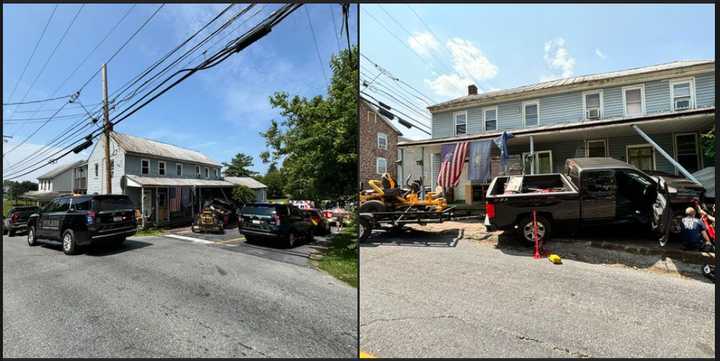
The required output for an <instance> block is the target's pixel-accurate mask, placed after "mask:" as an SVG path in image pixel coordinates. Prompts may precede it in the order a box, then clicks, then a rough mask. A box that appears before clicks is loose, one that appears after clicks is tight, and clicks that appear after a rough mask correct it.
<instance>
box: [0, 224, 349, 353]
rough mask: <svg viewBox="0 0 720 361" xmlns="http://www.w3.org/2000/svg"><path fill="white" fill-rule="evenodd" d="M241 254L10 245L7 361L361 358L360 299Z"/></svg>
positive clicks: (151, 244)
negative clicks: (50, 360)
mask: <svg viewBox="0 0 720 361" xmlns="http://www.w3.org/2000/svg"><path fill="white" fill-rule="evenodd" d="M232 249H233V247H229V246H224V245H212V244H200V243H195V242H184V241H179V240H176V239H171V238H167V237H136V238H131V239H128V240H127V241H126V243H125V244H124V245H123V246H122V247H119V248H118V247H112V246H107V247H102V246H98V247H91V248H89V249H87V250H86V252H84V253H82V254H79V255H76V256H66V255H64V254H63V253H62V251H61V250H60V246H59V245H58V246H38V247H29V246H28V245H27V243H26V241H25V237H24V236H18V237H3V357H71V356H72V357H169V358H177V357H226V358H235V357H355V356H356V355H357V289H355V288H352V287H349V286H347V285H345V284H344V283H343V282H340V281H338V280H336V279H335V278H333V277H331V276H329V275H327V274H325V273H323V272H320V271H317V270H315V269H313V268H311V267H308V266H301V265H297V264H296V263H295V262H291V261H277V260H275V259H273V257H259V256H255V255H250V254H247V253H245V252H235V251H232ZM288 257H290V256H288ZM296 258H297V257H296Z"/></svg>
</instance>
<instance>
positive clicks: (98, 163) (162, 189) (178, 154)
mask: <svg viewBox="0 0 720 361" xmlns="http://www.w3.org/2000/svg"><path fill="white" fill-rule="evenodd" d="M99 139H100V140H99V141H98V142H97V143H96V144H95V148H94V149H93V151H92V153H91V154H90V157H89V159H88V161H87V163H88V164H87V166H88V171H89V174H88V182H87V192H88V193H89V194H93V193H98V194H107V193H113V194H126V195H128V196H129V197H130V199H132V201H133V203H134V204H135V206H136V208H137V209H140V211H141V214H142V216H143V223H144V224H143V225H144V226H147V225H164V224H183V223H187V222H189V221H191V220H192V219H193V217H194V216H195V215H196V214H197V212H198V211H199V210H200V209H202V207H203V206H204V201H207V200H210V199H212V198H216V197H219V198H224V199H228V198H229V197H230V195H231V193H230V192H231V189H232V187H234V186H235V184H241V183H238V182H240V181H237V182H230V181H227V180H224V179H223V177H222V174H221V166H222V165H221V164H220V163H218V162H216V161H214V160H212V159H210V158H208V157H207V156H205V155H204V154H202V153H199V152H196V151H194V150H190V149H185V148H181V147H178V146H175V145H171V144H166V143H161V142H157V141H154V140H149V139H145V138H140V137H135V136H131V135H128V134H122V133H117V132H112V133H111V135H110V176H111V188H112V189H111V190H110V192H108V190H107V189H106V188H107V186H106V180H105V171H106V167H105V149H104V147H105V139H104V137H100V138H99Z"/></svg>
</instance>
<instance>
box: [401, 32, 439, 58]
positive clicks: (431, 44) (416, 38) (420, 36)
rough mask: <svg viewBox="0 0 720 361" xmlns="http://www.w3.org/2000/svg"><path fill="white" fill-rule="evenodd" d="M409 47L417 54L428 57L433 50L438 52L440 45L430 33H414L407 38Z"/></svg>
mask: <svg viewBox="0 0 720 361" xmlns="http://www.w3.org/2000/svg"><path fill="white" fill-rule="evenodd" d="M408 44H410V47H411V48H412V49H413V50H415V51H416V52H418V54H421V55H424V56H429V55H430V53H431V52H432V51H433V50H438V48H439V47H440V43H438V41H437V39H435V37H434V36H432V34H430V33H415V34H413V35H412V36H411V37H409V38H408Z"/></svg>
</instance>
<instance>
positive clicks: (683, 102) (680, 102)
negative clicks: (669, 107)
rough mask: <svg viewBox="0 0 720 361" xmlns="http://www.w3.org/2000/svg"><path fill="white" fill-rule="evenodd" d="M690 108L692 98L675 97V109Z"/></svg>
mask: <svg viewBox="0 0 720 361" xmlns="http://www.w3.org/2000/svg"><path fill="white" fill-rule="evenodd" d="M686 109H690V99H687V98H685V99H675V110H686Z"/></svg>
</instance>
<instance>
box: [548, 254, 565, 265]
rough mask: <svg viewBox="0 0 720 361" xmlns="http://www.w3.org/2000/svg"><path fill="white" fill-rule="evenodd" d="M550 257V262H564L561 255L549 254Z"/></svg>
mask: <svg viewBox="0 0 720 361" xmlns="http://www.w3.org/2000/svg"><path fill="white" fill-rule="evenodd" d="M548 259H549V260H550V262H552V263H554V264H562V259H560V256H558V255H556V254H551V255H549V256H548Z"/></svg>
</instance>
